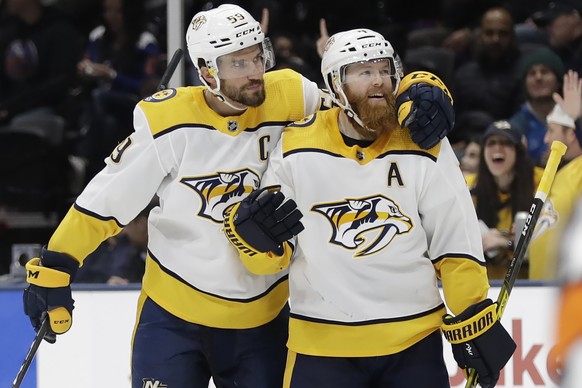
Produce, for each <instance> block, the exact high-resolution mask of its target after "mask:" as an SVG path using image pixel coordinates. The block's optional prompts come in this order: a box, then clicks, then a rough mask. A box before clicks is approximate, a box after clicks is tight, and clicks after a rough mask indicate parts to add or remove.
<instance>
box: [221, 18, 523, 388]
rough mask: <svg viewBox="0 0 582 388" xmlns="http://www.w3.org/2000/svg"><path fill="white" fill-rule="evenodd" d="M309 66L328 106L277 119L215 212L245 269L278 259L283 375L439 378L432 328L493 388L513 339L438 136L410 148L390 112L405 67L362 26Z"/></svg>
mask: <svg viewBox="0 0 582 388" xmlns="http://www.w3.org/2000/svg"><path fill="white" fill-rule="evenodd" d="M321 69H322V75H323V78H324V80H325V82H326V85H327V87H328V88H329V90H330V91H331V95H332V98H333V101H334V102H335V103H336V104H337V105H338V106H339V107H336V108H332V109H330V110H326V111H320V112H318V113H316V114H314V115H312V116H309V117H307V118H306V119H305V120H302V121H300V122H297V123H294V124H292V125H290V126H288V127H287V128H286V129H285V130H284V132H283V134H282V137H281V140H280V142H279V143H278V145H277V147H276V148H275V150H274V151H273V152H272V154H271V157H270V159H269V166H268V168H267V171H266V172H265V174H264V176H263V180H262V182H261V186H262V189H260V190H257V191H255V192H253V193H252V194H251V195H250V196H248V197H246V198H245V199H244V200H243V201H242V202H240V203H238V204H236V205H233V206H232V207H231V208H229V209H227V211H226V213H225V233H226V235H227V237H228V238H229V240H230V241H231V242H232V243H233V246H235V247H236V248H237V249H238V250H239V252H240V255H241V260H242V261H243V263H245V265H246V266H247V267H248V268H249V270H250V271H251V272H254V273H262V274H268V273H277V271H279V270H280V269H281V268H287V267H288V270H289V286H290V306H291V313H290V317H291V318H290V326H289V341H288V348H289V354H288V358H287V369H286V372H285V380H284V385H283V386H284V387H293V388H299V387H300V388H311V387H313V388H316V387H317V388H322V387H330V388H331V387H333V388H338V387H340V388H342V387H345V388H348V387H349V388H372V387H399V388H402V387H411V388H412V387H415V388H416V387H435V388H436V387H448V386H449V379H448V374H447V370H446V366H445V363H444V360H443V345H442V339H441V335H440V331H439V329H441V328H442V331H443V333H444V335H445V338H446V339H447V340H449V341H450V342H451V343H452V348H453V354H454V356H455V359H456V360H457V362H458V364H459V366H460V367H461V368H474V369H476V370H477V372H478V373H479V382H480V384H481V386H483V387H493V386H494V385H495V384H496V382H497V379H498V378H499V373H500V370H501V369H502V368H503V366H504V365H505V364H506V362H507V361H508V360H509V358H510V357H511V355H512V354H513V351H514V350H515V346H516V345H515V343H514V342H513V340H512V339H511V337H510V336H509V334H508V333H507V332H506V331H505V329H504V328H503V326H502V325H501V323H500V322H499V321H498V320H497V317H496V312H495V311H496V304H495V303H492V301H491V300H490V299H487V291H488V289H489V284H488V280H487V275H486V270H485V261H484V259H483V252H482V247H481V237H480V233H479V226H478V222H477V217H476V214H475V211H474V208H473V205H472V203H471V198H470V195H469V191H468V189H467V187H466V185H465V181H464V179H463V175H462V173H461V171H460V169H459V166H458V162H457V159H456V157H455V154H454V152H453V150H452V148H451V145H450V143H449V142H448V140H447V139H446V138H445V139H443V140H442V141H441V143H440V144H438V145H436V146H435V147H432V148H430V149H426V150H425V149H422V148H420V147H419V146H418V145H416V144H415V143H414V142H413V141H412V139H411V136H410V134H409V132H408V131H407V130H405V129H404V128H402V127H401V126H399V125H398V122H397V117H396V115H395V114H394V113H393V112H394V109H392V107H393V106H394V104H395V100H396V97H395V94H396V91H397V90H399V89H398V86H399V83H400V87H401V88H405V87H406V86H407V84H408V82H410V81H411V80H412V79H413V78H414V76H415V75H414V73H412V74H411V75H409V76H407V77H405V78H404V79H403V80H402V81H401V80H400V74H399V72H398V66H397V64H396V61H395V59H394V51H393V49H392V46H391V45H390V43H389V42H388V41H386V40H385V39H384V38H383V37H382V36H381V35H380V34H378V33H376V32H374V31H371V30H367V29H356V30H351V31H347V32H341V33H337V34H335V35H333V36H331V38H330V39H329V40H328V43H327V46H326V48H325V51H324V54H323V59H322V64H321ZM285 197H288V198H289V199H288V200H287V201H284V199H285ZM303 228H304V229H305V230H303V231H302V229H303ZM297 234H298V235H297ZM293 235H297V237H296V238H293V237H292V236H293ZM438 280H441V281H442V286H443V291H444V296H445V300H446V304H447V306H448V307H449V309H450V311H451V312H452V313H453V314H455V316H452V315H447V314H446V308H445V304H444V302H443V300H442V299H441V296H440V293H439V288H438ZM443 321H444V323H443Z"/></svg>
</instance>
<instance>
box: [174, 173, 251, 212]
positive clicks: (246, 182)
mask: <svg viewBox="0 0 582 388" xmlns="http://www.w3.org/2000/svg"><path fill="white" fill-rule="evenodd" d="M180 182H181V183H183V184H185V185H186V186H188V187H190V188H191V189H192V190H194V191H195V192H196V193H197V194H198V195H199V196H200V199H201V200H202V205H201V207H200V211H199V212H198V215H199V216H201V217H204V218H208V219H210V220H212V221H215V222H220V223H222V222H223V220H224V216H223V213H224V210H225V209H226V208H228V207H229V206H230V205H233V204H235V203H238V202H240V201H241V200H242V199H243V198H244V197H246V196H247V194H249V193H250V192H251V191H253V190H255V189H256V188H258V187H259V176H258V174H257V173H255V172H254V171H251V170H249V169H243V170H238V171H233V172H217V173H216V174H212V175H206V176H201V177H187V178H182V179H180Z"/></svg>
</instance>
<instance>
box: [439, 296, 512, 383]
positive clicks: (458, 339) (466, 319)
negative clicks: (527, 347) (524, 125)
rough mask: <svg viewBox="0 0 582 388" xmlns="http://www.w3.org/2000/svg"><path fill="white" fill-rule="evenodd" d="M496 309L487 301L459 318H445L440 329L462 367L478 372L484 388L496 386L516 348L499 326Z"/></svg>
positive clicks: (476, 305)
mask: <svg viewBox="0 0 582 388" xmlns="http://www.w3.org/2000/svg"><path fill="white" fill-rule="evenodd" d="M496 309H497V303H493V302H492V301H491V299H485V300H484V301H482V302H479V303H476V304H474V305H471V306H469V307H468V308H467V309H466V310H465V311H463V312H462V313H461V314H459V315H457V316H456V317H453V316H451V315H448V314H447V315H445V316H444V317H443V322H444V324H443V325H442V326H441V330H442V332H443V334H444V336H445V338H446V339H447V340H448V341H449V342H450V343H451V345H452V348H453V356H454V357H455V361H457V364H459V367H460V368H462V369H467V368H471V369H475V371H476V372H477V374H478V382H479V384H480V385H481V386H482V387H483V388H492V387H494V386H495V384H497V380H498V379H499V372H501V369H503V367H504V366H505V364H506V363H507V361H509V359H510V358H511V356H512V355H513V352H514V351H515V348H516V346H517V345H516V344H515V342H514V341H513V339H512V338H511V336H510V335H509V333H508V332H507V331H506V330H505V328H504V327H503V326H502V325H501V322H499V320H498V318H497V312H496Z"/></svg>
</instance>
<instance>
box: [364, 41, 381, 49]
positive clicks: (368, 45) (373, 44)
mask: <svg viewBox="0 0 582 388" xmlns="http://www.w3.org/2000/svg"><path fill="white" fill-rule="evenodd" d="M378 46H382V43H378V42H376V43H366V44H363V45H362V48H370V47H378Z"/></svg>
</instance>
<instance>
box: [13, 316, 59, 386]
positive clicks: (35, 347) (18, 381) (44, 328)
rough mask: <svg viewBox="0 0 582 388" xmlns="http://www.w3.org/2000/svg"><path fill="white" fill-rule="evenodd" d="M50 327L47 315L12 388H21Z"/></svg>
mask: <svg viewBox="0 0 582 388" xmlns="http://www.w3.org/2000/svg"><path fill="white" fill-rule="evenodd" d="M49 325H50V323H49V318H48V314H47V315H46V316H45V317H44V319H43V321H42V324H41V325H40V329H38V332H37V333H36V336H35V337H34V341H32V344H31V345H30V349H28V353H26V357H24V362H23V363H22V365H21V366H20V370H19V371H18V374H17V375H16V378H15V379H14V382H13V383H12V388H19V387H20V384H21V383H22V380H24V376H26V372H28V368H29V367H30V364H31V363H32V360H33V358H34V355H35V354H36V351H37V350H38V347H39V346H40V343H41V342H42V340H43V338H44V336H45V335H46V334H47V332H48V329H49Z"/></svg>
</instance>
